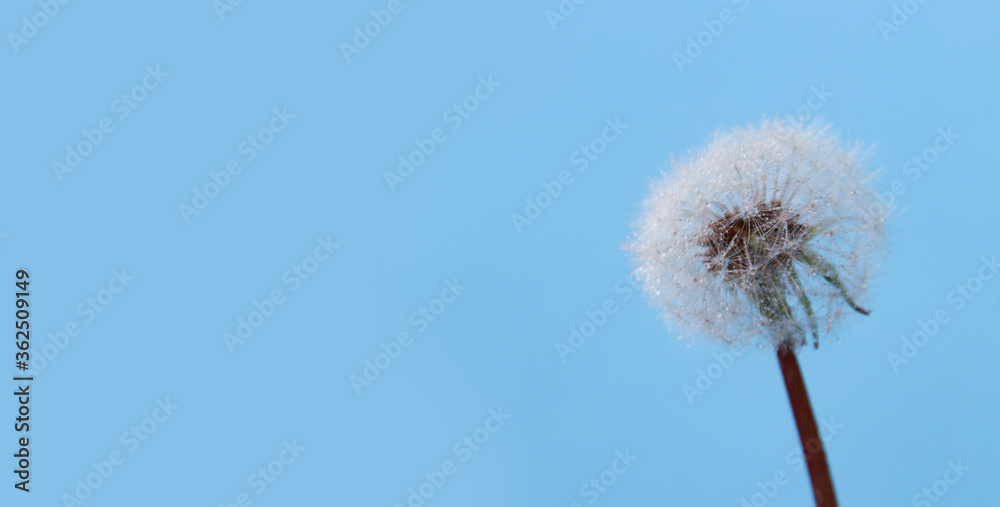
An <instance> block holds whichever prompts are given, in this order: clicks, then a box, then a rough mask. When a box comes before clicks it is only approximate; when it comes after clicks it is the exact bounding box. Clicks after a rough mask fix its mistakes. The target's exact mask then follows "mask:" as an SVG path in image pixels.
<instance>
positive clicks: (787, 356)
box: [778, 344, 837, 507]
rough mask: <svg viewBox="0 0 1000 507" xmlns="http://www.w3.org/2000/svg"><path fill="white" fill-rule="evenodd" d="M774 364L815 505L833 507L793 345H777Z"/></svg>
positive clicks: (827, 474)
mask: <svg viewBox="0 0 1000 507" xmlns="http://www.w3.org/2000/svg"><path fill="white" fill-rule="evenodd" d="M778 364H779V365H781V374H782V376H783V377H784V379H785V388H786V389H787V390H788V401H789V402H791V405H792V414H793V415H794V416H795V425H796V426H797V427H798V430H799V440H800V441H801V442H802V452H803V453H804V454H805V458H806V465H807V466H808V469H809V480H810V481H811V482H812V487H813V495H814V496H815V497H816V506H817V507H837V497H836V495H835V494H834V491H833V478H832V477H831V476H830V467H829V465H827V462H826V452H825V451H824V450H823V440H822V439H821V438H820V436H819V429H818V428H817V426H816V417H815V416H814V415H813V410H812V405H810V404H809V394H808V393H807V392H806V384H805V381H804V380H803V379H802V370H801V369H799V361H798V359H797V358H796V357H795V347H794V346H793V345H791V344H782V345H781V346H779V347H778Z"/></svg>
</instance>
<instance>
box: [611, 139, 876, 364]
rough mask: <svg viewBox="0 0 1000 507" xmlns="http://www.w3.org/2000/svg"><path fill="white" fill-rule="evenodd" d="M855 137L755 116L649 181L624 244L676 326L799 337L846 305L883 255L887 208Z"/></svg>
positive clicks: (741, 338)
mask: <svg viewBox="0 0 1000 507" xmlns="http://www.w3.org/2000/svg"><path fill="white" fill-rule="evenodd" d="M860 150H861V148H860V145H856V146H854V147H852V148H851V149H847V150H845V149H843V148H842V147H841V145H840V143H839V142H838V140H837V139H836V138H835V137H834V136H833V135H831V134H830V133H829V126H816V125H814V126H800V125H794V124H791V123H788V122H784V121H781V120H765V121H763V122H762V124H761V125H760V126H758V127H753V126H751V127H746V128H734V129H732V130H730V131H726V132H719V133H717V134H716V135H715V138H714V139H713V140H712V141H711V142H710V143H709V145H708V146H707V147H706V148H705V149H704V150H702V151H701V152H700V153H697V154H695V155H694V156H692V157H691V158H690V159H689V160H687V161H681V162H678V161H674V168H675V170H674V172H673V173H672V174H664V175H663V177H662V179H660V180H659V181H656V182H654V183H653V184H652V185H651V192H650V195H649V197H648V198H647V199H646V200H645V202H644V205H643V208H644V209H643V213H642V215H641V218H640V220H639V222H638V223H637V224H636V227H635V234H634V237H633V239H632V241H631V242H630V243H629V244H628V246H627V248H628V249H629V250H630V251H631V252H632V253H633V254H634V257H635V260H636V261H637V264H638V268H637V270H636V274H637V275H638V277H639V278H640V279H641V280H642V281H643V285H644V289H645V292H646V293H647V295H648V296H650V297H651V298H652V299H653V301H654V302H655V303H656V304H657V305H658V306H660V307H661V308H662V309H663V311H664V313H665V316H666V317H667V318H668V321H670V322H671V323H672V324H674V326H675V327H676V328H677V329H678V330H679V331H680V332H681V333H682V334H684V335H689V334H695V333H701V334H705V335H708V336H711V337H714V338H717V339H719V340H722V341H724V342H730V343H742V344H744V345H748V346H749V345H762V344H772V345H779V344H782V343H785V344H791V345H795V346H798V345H801V344H802V343H804V342H805V340H806V338H807V337H808V336H810V335H812V336H814V337H815V338H816V339H817V340H818V338H819V336H820V334H828V333H829V332H830V331H831V330H832V329H833V328H834V325H835V323H836V322H837V321H839V320H841V319H842V318H843V317H844V316H845V315H849V314H854V313H855V312H861V313H867V310H865V309H864V308H862V306H861V305H860V303H861V302H862V301H863V300H864V298H865V297H866V292H867V288H868V283H869V279H870V277H871V275H872V272H873V270H874V268H875V266H876V265H877V264H878V263H879V262H880V261H881V259H882V258H883V256H884V253H883V252H884V250H883V248H884V240H885V219H886V210H885V208H884V207H883V206H882V205H881V203H880V202H879V201H878V200H877V199H876V197H875V192H874V191H873V189H872V186H871V184H872V183H873V178H874V175H873V174H872V173H870V172H869V171H867V170H866V169H865V168H864V167H863V165H862V160H861V151H860Z"/></svg>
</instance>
